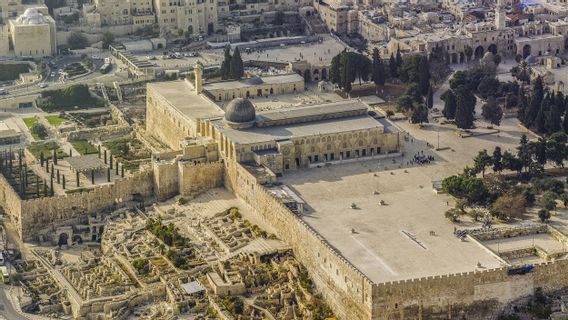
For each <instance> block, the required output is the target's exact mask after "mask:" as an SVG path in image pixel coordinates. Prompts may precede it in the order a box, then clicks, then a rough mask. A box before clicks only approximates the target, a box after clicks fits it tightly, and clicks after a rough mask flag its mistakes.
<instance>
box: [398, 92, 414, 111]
mask: <svg viewBox="0 0 568 320" xmlns="http://www.w3.org/2000/svg"><path fill="white" fill-rule="evenodd" d="M397 105H398V108H399V109H400V110H406V111H408V110H411V109H413V108H414V99H413V98H412V97H411V96H409V95H407V94H403V95H401V96H400V97H398V99H397Z"/></svg>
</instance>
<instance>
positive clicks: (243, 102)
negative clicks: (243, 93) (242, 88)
mask: <svg viewBox="0 0 568 320" xmlns="http://www.w3.org/2000/svg"><path fill="white" fill-rule="evenodd" d="M255 120H256V110H255V109H254V105H253V104H252V102H250V100H249V99H244V98H236V99H233V100H231V102H229V104H228V105H227V107H226V108H225V123H226V124H227V126H229V127H231V128H233V129H244V128H250V127H252V126H253V125H254V121H255Z"/></svg>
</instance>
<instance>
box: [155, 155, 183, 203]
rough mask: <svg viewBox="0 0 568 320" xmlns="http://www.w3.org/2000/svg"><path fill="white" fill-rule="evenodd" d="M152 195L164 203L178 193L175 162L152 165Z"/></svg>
mask: <svg viewBox="0 0 568 320" xmlns="http://www.w3.org/2000/svg"><path fill="white" fill-rule="evenodd" d="M153 168H154V178H153V179H154V193H155V194H156V198H157V200H158V201H164V200H166V199H169V198H171V197H173V196H175V195H177V194H178V193H179V176H178V165H177V162H176V161H175V160H170V161H160V162H157V163H156V162H154V163H153Z"/></svg>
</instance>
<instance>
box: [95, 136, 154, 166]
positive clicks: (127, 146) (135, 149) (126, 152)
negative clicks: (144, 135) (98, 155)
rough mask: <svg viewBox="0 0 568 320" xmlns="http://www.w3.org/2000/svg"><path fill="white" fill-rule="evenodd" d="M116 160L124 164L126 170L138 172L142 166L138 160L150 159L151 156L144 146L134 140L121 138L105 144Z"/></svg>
mask: <svg viewBox="0 0 568 320" xmlns="http://www.w3.org/2000/svg"><path fill="white" fill-rule="evenodd" d="M103 146H104V147H105V148H107V149H108V150H109V151H110V153H111V154H112V155H113V157H114V158H115V159H117V160H118V161H120V162H122V163H123V164H124V168H125V169H126V170H129V171H136V170H138V169H139V167H140V164H139V163H138V162H137V160H143V159H149V158H150V156H151V154H150V152H149V151H148V150H146V149H145V148H144V146H143V144H142V143H141V142H140V141H139V140H137V139H132V138H121V139H116V140H111V141H108V142H105V143H103Z"/></svg>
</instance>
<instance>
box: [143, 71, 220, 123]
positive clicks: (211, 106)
mask: <svg viewBox="0 0 568 320" xmlns="http://www.w3.org/2000/svg"><path fill="white" fill-rule="evenodd" d="M148 88H152V89H155V90H156V92H158V93H159V94H160V95H161V96H162V97H164V98H165V99H166V100H167V101H168V102H169V104H170V105H171V106H172V107H173V108H174V109H176V110H178V111H179V112H180V113H181V114H182V115H183V116H184V117H186V118H188V119H191V120H196V119H208V118H215V117H222V116H223V115H224V112H223V110H221V108H219V107H218V106H217V105H216V104H215V103H213V102H211V101H210V100H209V99H207V98H206V97H204V96H203V95H199V94H196V93H195V91H194V89H193V86H191V85H190V84H189V83H188V82H186V81H183V80H178V81H168V82H155V83H148Z"/></svg>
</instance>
